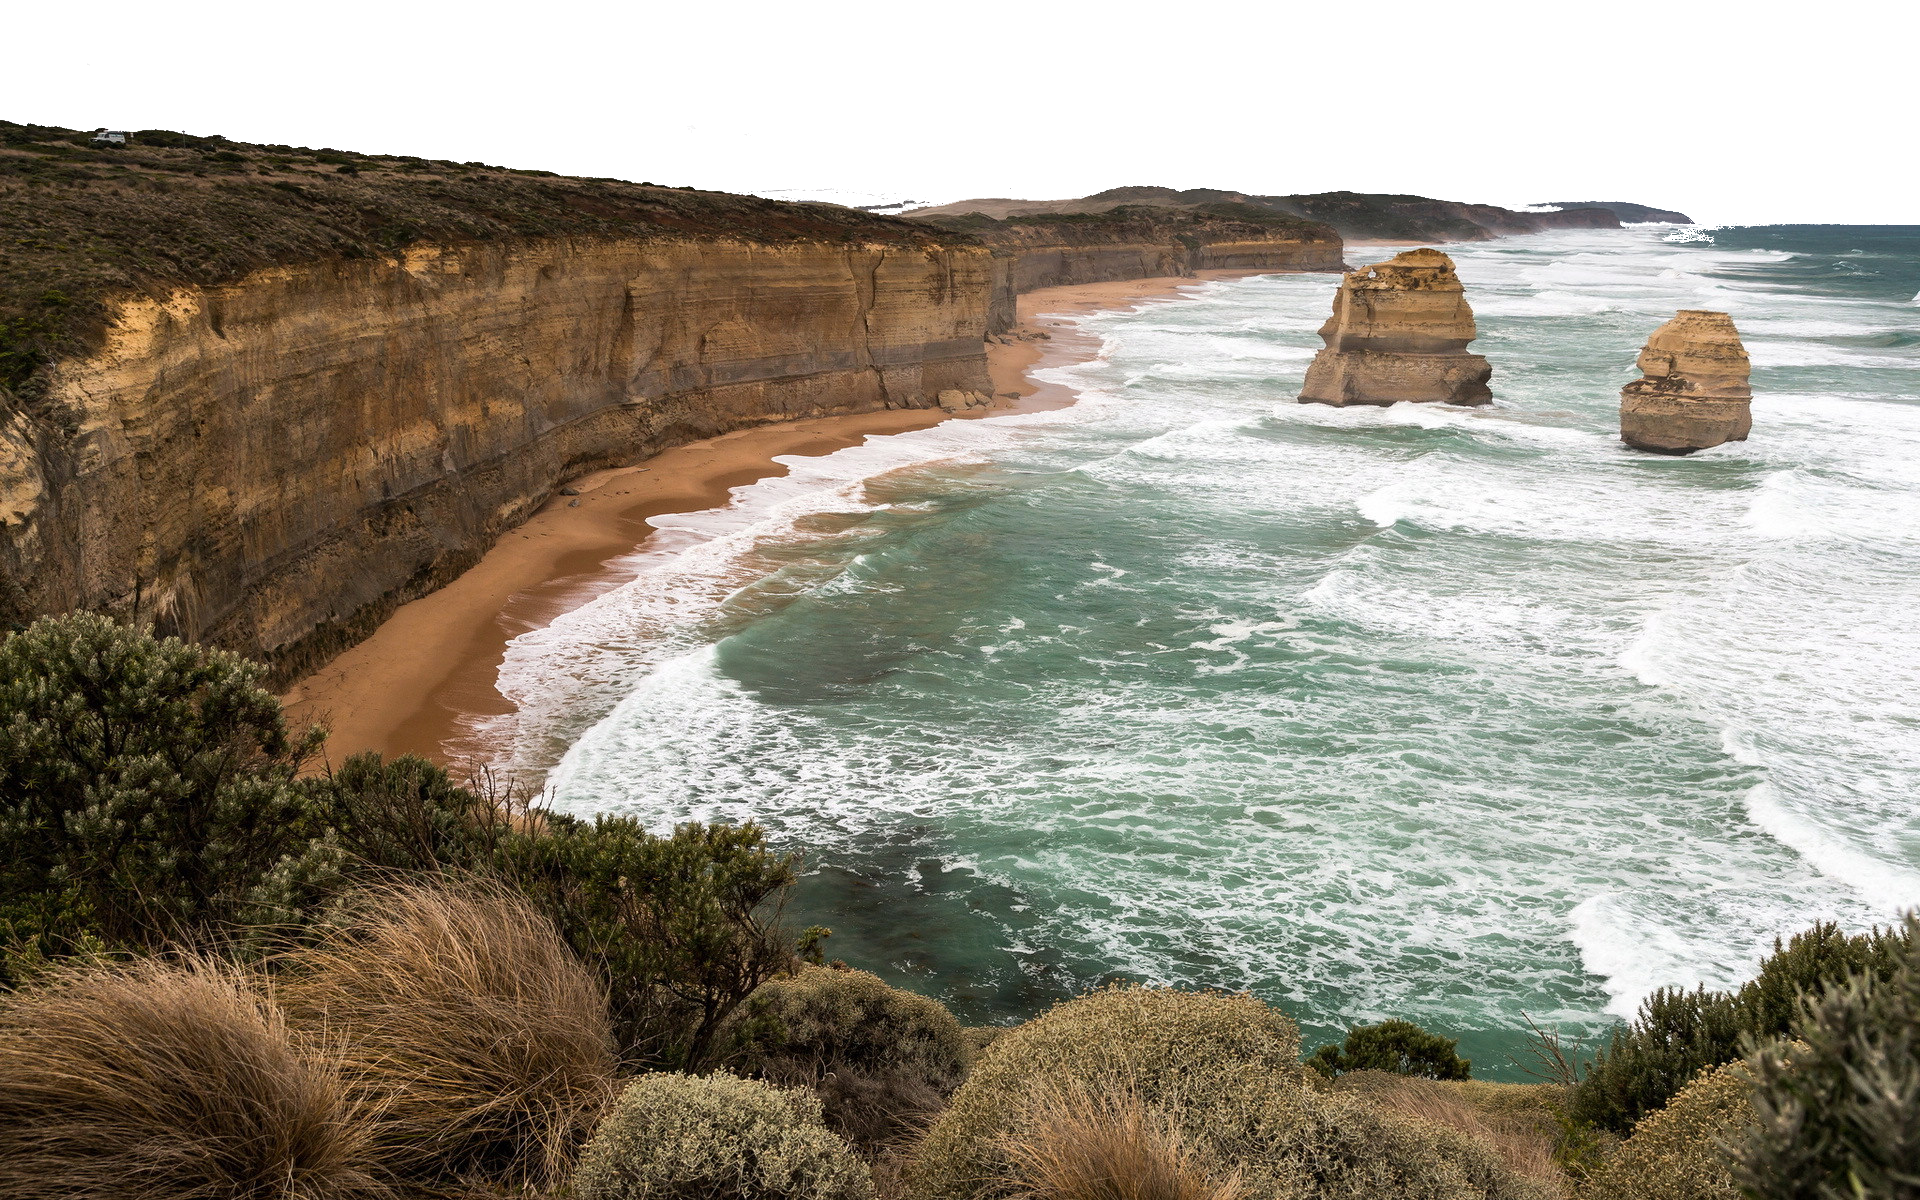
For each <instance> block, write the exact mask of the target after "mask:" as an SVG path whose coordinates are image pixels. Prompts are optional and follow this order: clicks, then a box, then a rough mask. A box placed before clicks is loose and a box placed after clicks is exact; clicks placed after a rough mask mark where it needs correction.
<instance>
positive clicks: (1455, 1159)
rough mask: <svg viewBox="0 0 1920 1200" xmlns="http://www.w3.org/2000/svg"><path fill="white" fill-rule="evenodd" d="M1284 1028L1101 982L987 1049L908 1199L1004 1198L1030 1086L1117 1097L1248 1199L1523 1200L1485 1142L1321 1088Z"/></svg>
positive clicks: (1250, 1012) (1248, 1001)
mask: <svg viewBox="0 0 1920 1200" xmlns="http://www.w3.org/2000/svg"><path fill="white" fill-rule="evenodd" d="M1299 1055H1300V1037H1299V1033H1298V1031H1297V1030H1296V1029H1295V1028H1294V1025H1293V1022H1291V1021H1289V1020H1287V1018H1285V1017H1284V1016H1281V1015H1280V1014H1279V1013H1277V1012H1275V1011H1273V1010H1272V1009H1270V1008H1268V1007H1267V1006H1266V1005H1264V1004H1261V1003H1260V1002H1259V1001H1257V1000H1254V999H1253V998H1251V997H1248V996H1232V995H1224V994H1219V993H1206V992H1181V991H1173V990H1163V989H1156V988H1134V987H1116V988H1109V989H1105V990H1102V991H1098V992H1094V993H1092V994H1090V995H1087V996H1083V997H1081V998H1079V999H1077V1000H1073V1001H1070V1002H1068V1003H1065V1004H1062V1005H1058V1006H1056V1007H1055V1008H1054V1009H1052V1010H1051V1011H1050V1012H1048V1013H1047V1014H1045V1015H1044V1016H1041V1017H1039V1018H1038V1019H1036V1020H1033V1021H1030V1022H1028V1023H1026V1024H1025V1025H1021V1026H1017V1027H1016V1028H1014V1029H1011V1030H1009V1031H1007V1033H1005V1034H1004V1035H1002V1036H1001V1037H999V1038H998V1039H996V1040H995V1041H994V1042H993V1044H992V1045H991V1046H989V1047H988V1048H987V1050H986V1051H985V1053H984V1054H983V1055H982V1057H981V1059H980V1061H979V1062H978V1063H976V1064H975V1066H974V1069H973V1072H972V1074H971V1075H970V1076H969V1077H968V1079H967V1082H966V1083H965V1084H964V1085H962V1086H961V1088H960V1090H959V1091H958V1092H956V1093H955V1095H954V1098H953V1103H952V1105H951V1106H950V1107H949V1108H948V1109H947V1111H946V1112H945V1113H944V1114H942V1115H941V1117H940V1119H939V1120H938V1121H937V1122H936V1123H935V1124H934V1126H933V1128H932V1130H931V1131H930V1132H929V1133H928V1135H927V1138H926V1140H925V1141H924V1142H923V1143H922V1145H921V1147H920V1150H919V1153H918V1155H917V1157H916V1159H915V1161H914V1163H913V1164H912V1166H911V1169H910V1170H909V1173H908V1174H909V1182H910V1184H911V1186H912V1189H913V1192H914V1194H915V1195H916V1196H917V1197H921V1198H923V1200H975V1198H978V1197H998V1196H1004V1195H1007V1194H1009V1191H1010V1190H1011V1189H1012V1188H1013V1187H1014V1186H1015V1185H1014V1179H1015V1173H1014V1171H1015V1169H1014V1165H1013V1164H1012V1163H1011V1162H1010V1161H1009V1160H1008V1157H1007V1154H1006V1150H1005V1147H1006V1145H1007V1144H1008V1142H1009V1139H1014V1140H1018V1139H1019V1138H1020V1137H1021V1136H1022V1130H1021V1128H1020V1126H1021V1122H1022V1119H1023V1117H1025V1116H1026V1115H1027V1114H1029V1113H1031V1112H1032V1111H1033V1109H1034V1103H1033V1097H1034V1096H1035V1094H1036V1092H1035V1089H1046V1088H1057V1087H1078V1088H1085V1089H1088V1090H1090V1091H1092V1092H1094V1093H1099V1092H1102V1091H1105V1092H1109V1093H1112V1094H1115V1095H1119V1094H1122V1093H1130V1094H1132V1095H1135V1096H1137V1097H1138V1098H1139V1101H1140V1102H1141V1103H1142V1104H1144V1105H1146V1106H1147V1107H1148V1108H1149V1109H1151V1110H1153V1111H1157V1112H1159V1113H1162V1114H1165V1115H1166V1116H1167V1117H1168V1118H1169V1119H1171V1120H1174V1121H1175V1122H1177V1124H1178V1127H1179V1130H1180V1132H1181V1134H1182V1135H1183V1137H1185V1138H1187V1139H1190V1141H1191V1143H1192V1144H1193V1145H1194V1146H1196V1147H1198V1148H1199V1149H1201V1150H1202V1151H1203V1152H1204V1153H1205V1155H1206V1156H1207V1158H1208V1160H1209V1161H1211V1162H1215V1163H1218V1164H1219V1165H1220V1167H1221V1168H1222V1169H1225V1170H1230V1171H1237V1172H1238V1173H1239V1174H1240V1176H1241V1177H1242V1179H1243V1180H1244V1181H1245V1183H1246V1184H1247V1186H1248V1187H1249V1189H1251V1193H1252V1194H1254V1195H1265V1194H1270V1193H1277V1194H1282V1195H1288V1196H1301V1197H1323V1196H1324V1197H1336V1196H1338V1197H1346V1196H1350V1195H1373V1194H1379V1195H1395V1196H1406V1197H1428V1198H1433V1200H1465V1198H1468V1197H1472V1198H1475V1200H1485V1198H1489V1197H1520V1196H1533V1195H1535V1194H1536V1189H1534V1188H1533V1186H1532V1185H1530V1184H1528V1183H1526V1182H1525V1181H1523V1180H1521V1179H1519V1178H1518V1177H1517V1176H1516V1175H1514V1174H1513V1172H1512V1171H1510V1170H1509V1169H1507V1167H1506V1166H1505V1165H1504V1164H1503V1163H1502V1162H1501V1161H1500V1160H1499V1159H1498V1157H1497V1156H1496V1155H1495V1154H1494V1153H1493V1152H1492V1151H1491V1150H1490V1149H1488V1148H1487V1147H1485V1146H1483V1145H1481V1144H1479V1143H1477V1142H1475V1141H1473V1140H1472V1139H1471V1138H1469V1137H1467V1136H1465V1135H1462V1134H1459V1133H1457V1132H1455V1131H1453V1130H1450V1129H1444V1128H1440V1127H1438V1126H1435V1125H1432V1124H1430V1123H1428V1122H1425V1121H1421V1120H1418V1119H1414V1118H1408V1117H1404V1116H1401V1115H1399V1114H1396V1113H1391V1112H1387V1111H1385V1110H1383V1109H1381V1108H1379V1107H1377V1106H1375V1105H1373V1104H1371V1103H1369V1102H1367V1101H1366V1100H1364V1099H1363V1098H1360V1097H1356V1096H1345V1095H1328V1094H1322V1093H1320V1092H1318V1091H1316V1090H1314V1088H1313V1087H1312V1086H1310V1085H1309V1083H1308V1072H1307V1070H1306V1068H1305V1067H1303V1066H1302V1065H1301V1063H1300V1061H1299Z"/></svg>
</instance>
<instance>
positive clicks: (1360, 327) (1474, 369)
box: [1300, 250, 1493, 405]
mask: <svg viewBox="0 0 1920 1200" xmlns="http://www.w3.org/2000/svg"><path fill="white" fill-rule="evenodd" d="M1476 333H1477V331H1476V330H1475V328H1474V324H1473V310H1472V309H1471V308H1470V307H1468V305H1467V298H1466V289H1465V288H1464V287H1463V286H1462V285H1461V283H1460V277H1459V276H1458V275H1456V274H1455V273H1454V269H1453V260H1452V259H1450V258H1448V257H1447V256H1446V255H1444V254H1442V253H1440V252H1439V251H1438V250H1408V251H1406V252H1405V253H1402V254H1396V255H1394V256H1393V258H1392V259H1391V260H1390V261H1388V262H1383V263H1375V264H1374V265H1372V266H1370V267H1363V268H1361V269H1360V270H1358V271H1354V272H1351V273H1350V274H1348V275H1347V277H1346V278H1345V279H1343V280H1342V281H1341V283H1340V290H1339V292H1337V293H1336V294H1335V295H1334V299H1333V315H1332V316H1331V317H1329V318H1328V319H1327V323H1326V324H1325V325H1323V326H1321V327H1320V336H1321V338H1322V339H1324V340H1325V342H1326V348H1325V349H1323V350H1321V351H1320V352H1319V353H1318V354H1316V355H1314V357H1313V363H1312V365H1310V366H1309V367H1308V368H1307V382H1306V387H1305V388H1304V389H1302V391H1301V392H1300V400H1301V402H1302V403H1309V402H1311V403H1318V404H1333V405H1348V404H1380V405H1386V404H1394V403H1397V402H1399V401H1401V400H1411V401H1415V402H1426V401H1438V402H1442V403H1447V404H1485V403H1487V402H1488V401H1489V400H1491V399H1493V393H1492V392H1491V391H1490V390H1488V388H1487V380H1488V379H1489V378H1491V377H1492V375H1493V368H1492V367H1491V366H1489V365H1488V363H1487V360H1486V359H1484V358H1482V357H1481V356H1480V355H1478V354H1468V353H1467V352H1466V349H1467V344H1468V343H1469V342H1471V341H1473V339H1474V337H1475V336H1476Z"/></svg>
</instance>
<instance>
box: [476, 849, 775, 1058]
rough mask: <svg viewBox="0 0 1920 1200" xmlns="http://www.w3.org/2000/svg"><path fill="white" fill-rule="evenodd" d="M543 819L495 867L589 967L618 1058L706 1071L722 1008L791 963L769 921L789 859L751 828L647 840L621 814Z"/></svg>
mask: <svg viewBox="0 0 1920 1200" xmlns="http://www.w3.org/2000/svg"><path fill="white" fill-rule="evenodd" d="M546 823H547V825H548V826H549V829H548V830H547V832H545V833H540V834H534V835H531V836H525V837H516V838H510V839H508V840H506V841H505V842H504V843H503V848H502V862H501V865H500V870H501V871H502V872H503V873H504V875H505V876H506V877H507V878H508V879H510V880H512V881H513V883H514V884H515V885H516V886H517V887H519V888H521V889H522V890H524V891H525V892H526V894H527V895H528V896H529V897H531V898H532V899H533V901H534V903H535V904H536V905H537V906H538V907H539V908H540V910H541V911H542V912H544V913H546V914H547V915H548V916H549V917H551V918H552V919H553V921H554V924H555V925H557V926H558V927H559V929H560V932H561V935H562V936H563V937H565V938H566V940H567V944H568V945H569V946H571V947H572V948H573V950H574V952H575V953H576V954H578V955H579V956H580V957H581V958H582V959H584V960H585V961H587V962H588V963H590V964H592V965H593V966H594V967H596V968H597V969H598V970H599V971H600V972H601V974H602V977H603V978H604V979H605V980H606V982H607V989H608V993H609V995H610V997H611V1000H612V1004H613V1019H614V1032H615V1035H616V1037H617V1038H618V1039H619V1044H620V1045H621V1047H622V1048H623V1053H624V1056H625V1057H626V1059H627V1060H628V1061H629V1062H630V1063H633V1064H634V1065H637V1066H642V1067H649V1068H666V1069H683V1070H697V1069H699V1068H700V1067H702V1066H704V1065H706V1064H707V1063H709V1062H710V1060H711V1059H712V1058H713V1057H714V1056H715V1054H716V1053H717V1052H718V1050H719V1049H720V1047H719V1045H718V1042H719V1034H720V1030H721V1027H722V1026H723V1025H724V1024H725V1023H726V1021H727V1019H728V1018H729V1017H730V1016H732V1014H733V1011H734V1009H736V1008H737V1007H738V1006H739V1005H740V1004H741V1003H742V1002H743V1001H745V1000H746V998H747V997H748V996H750V995H752V994H753V992H754V990H755V989H757V988H759V987H760V985H761V984H763V983H765V982H766V981H767V980H769V979H771V978H773V977H774V976H775V975H777V974H779V973H780V972H781V971H784V970H786V969H787V968H788V967H789V966H791V964H792V962H793V951H792V948H791V945H790V943H789V939H788V938H787V936H786V934H785V933H784V931H783V930H782V929H781V927H780V924H779V920H780V911H781V905H782V903H783V902H784V898H785V895H786V890H787V888H788V887H790V886H791V885H792V883H793V878H794V866H795V863H796V862H797V860H796V859H795V858H794V857H792V856H791V855H782V854H776V853H775V852H774V851H773V850H771V849H769V848H768V846H767V844H766V835H765V834H764V833H763V832H762V831H761V830H760V829H759V828H757V827H756V826H752V825H743V826H739V827H732V826H726V825H695V824H687V825H682V826H680V827H679V828H677V829H675V830H674V831H673V833H672V835H671V836H668V837H656V836H654V835H653V834H650V833H648V832H647V831H646V830H645V829H644V828H642V827H641V825H640V824H639V822H637V821H633V820H631V819H628V818H616V817H599V818H596V819H595V820H593V821H592V822H583V821H574V820H570V819H568V818H565V817H563V816H557V815H549V816H548V817H547V818H546Z"/></svg>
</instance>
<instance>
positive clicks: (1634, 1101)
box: [1572, 923, 1912, 1134]
mask: <svg viewBox="0 0 1920 1200" xmlns="http://www.w3.org/2000/svg"><path fill="white" fill-rule="evenodd" d="M1911 937H1912V932H1911V929H1910V928H1909V929H1907V930H1885V931H1882V930H1876V931H1874V932H1873V933H1869V934H1859V935H1848V934H1844V933H1841V932H1840V930H1839V928H1838V927H1837V926H1834V925H1832V924H1827V923H1821V924H1817V925H1815V926H1814V927H1813V928H1811V929H1809V930H1807V931H1806V932H1805V933H1800V934H1795V935H1794V937H1793V938H1792V939H1791V940H1790V941H1788V942H1787V943H1786V944H1785V945H1784V946H1783V945H1781V944H1780V943H1779V942H1778V941H1776V942H1775V943H1774V952H1773V954H1772V955H1771V956H1769V957H1768V958H1767V959H1766V960H1765V961H1764V962H1762V963H1761V964H1760V971H1759V973H1758V974H1757V975H1756V976H1755V977H1754V978H1753V979H1752V980H1751V981H1750V982H1748V983H1746V984H1744V985H1742V986H1741V987H1740V988H1738V989H1737V990H1735V991H1732V992H1714V991H1708V990H1707V989H1705V988H1701V989H1699V990H1697V991H1692V992H1688V991H1683V990H1681V989H1679V988H1667V989H1662V990H1660V991H1657V992H1655V993H1654V994H1653V995H1652V996H1650V997H1648V998H1647V1000H1646V1001H1645V1003H1643V1004H1642V1005H1641V1006H1640V1014H1639V1016H1638V1017H1637V1018H1635V1020H1634V1022H1633V1023H1632V1024H1631V1025H1629V1026H1628V1027H1627V1028H1625V1029H1622V1030H1620V1031H1618V1032H1616V1033H1615V1034H1614V1036H1613V1040H1612V1042H1611V1044H1610V1045H1609V1046H1608V1047H1607V1049H1606V1050H1605V1051H1604V1052H1602V1053H1601V1054H1600V1055H1599V1057H1598V1059H1597V1060H1596V1061H1595V1062H1594V1064H1593V1066H1592V1067H1591V1069H1590V1070H1589V1071H1588V1072H1587V1075H1586V1077H1585V1078H1584V1079H1582V1080H1581V1081H1580V1084H1579V1087H1578V1088H1577V1089H1576V1090H1575V1092H1574V1097H1573V1106H1572V1112H1573V1116H1574V1117H1575V1118H1576V1119H1578V1120H1580V1121H1583V1122H1586V1123H1588V1124H1591V1125H1595V1126H1598V1127H1600V1128H1602V1129H1609V1130H1612V1131H1614V1132H1616V1133H1620V1134H1626V1133H1630V1132H1631V1131H1632V1130H1633V1128H1634V1124H1635V1122H1637V1121H1639V1120H1640V1119H1641V1118H1642V1117H1643V1116H1645V1115H1646V1114H1648V1113H1650V1112H1653V1111H1655V1110H1657V1109H1659V1108H1660V1107H1661V1106H1662V1105H1664V1104H1666V1103H1667V1101H1669V1100H1671V1099H1672V1098H1673V1097H1674V1096H1675V1095H1676V1094H1677V1093H1678V1092H1679V1091H1680V1089H1681V1088H1683V1087H1685V1086H1687V1084H1688V1083H1690V1082H1692V1080H1693V1079H1694V1077H1695V1076H1696V1075H1698V1074H1699V1073H1700V1072H1701V1071H1702V1070H1704V1069H1706V1068H1708V1067H1717V1066H1720V1065H1722V1064H1724V1063H1730V1062H1733V1061H1734V1060H1736V1059H1738V1058H1740V1057H1742V1056H1743V1055H1745V1054H1746V1053H1747V1052H1748V1051H1749V1050H1750V1049H1751V1048H1752V1047H1753V1045H1754V1044H1756V1043H1761V1042H1766V1041H1770V1040H1773V1039H1777V1038H1783V1037H1787V1036H1789V1035H1791V1034H1792V1033H1793V1030H1794V1025H1795V1021H1796V1018H1797V1016H1798V1014H1799V1005H1800V1001H1801V998H1802V997H1804V996H1817V995H1819V994H1821V993H1822V992H1824V991H1826V990H1827V989H1828V988H1831V987H1833V986H1835V985H1836V984H1841V983H1844V982H1846V981H1847V980H1848V979H1849V978H1851V977H1853V976H1855V975H1862V974H1864V975H1868V976H1872V977H1874V978H1877V979H1885V978H1887V977H1888V976H1890V975H1892V974H1893V972H1894V969H1895V968H1896V967H1897V966H1898V964H1899V963H1900V962H1901V961H1902V960H1903V958H1904V956H1905V955H1906V954H1907V953H1908V952H1909V946H1910V944H1911Z"/></svg>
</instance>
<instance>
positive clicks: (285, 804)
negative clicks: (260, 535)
mask: <svg viewBox="0 0 1920 1200" xmlns="http://www.w3.org/2000/svg"><path fill="white" fill-rule="evenodd" d="M263 674H264V672H263V670H262V669H261V668H260V667H258V666H256V665H255V664H253V663H250V662H247V661H245V660H244V659H241V658H238V657H236V656H235V655H232V654H227V653H224V652H221V651H218V650H209V649H207V648H205V647H202V646H194V645H188V644H186V643H183V642H180V641H178V640H176V639H173V638H168V639H165V640H159V639H156V638H153V637H151V636H148V635H146V634H143V633H138V632H135V631H133V630H130V629H126V628H123V627H121V626H119V625H116V624H114V623H113V622H111V621H109V620H108V619H106V618H105V617H99V616H92V615H89V614H84V613H83V614H77V615H74V616H70V617H63V618H59V619H47V620H42V621H38V622H36V623H35V624H34V625H32V626H31V627H30V628H29V629H27V630H26V631H25V632H23V633H17V634H13V635H11V636H8V637H7V638H6V639H5V641H4V642H0V924H4V926H5V928H4V929H0V934H4V935H10V940H11V941H13V942H14V943H15V945H16V946H17V947H31V948H32V949H33V950H36V951H38V952H41V953H51V954H60V953H65V952H68V951H70V950H72V949H74V948H76V947H78V946H81V945H83V944H86V943H88V941H89V939H97V940H103V941H104V942H106V943H108V944H114V945H156V944H159V943H162V942H164V941H167V940H168V939H173V938H188V939H191V938H196V937H202V936H205V935H206V934H207V933H209V932H210V931H213V930H217V929H219V928H221V927H225V926H230V925H232V924H234V923H236V922H240V921H243V920H246V919H248V918H250V917H254V916H257V915H258V905H259V904H261V903H262V902H263V900H264V893H263V892H262V890H261V889H262V885H263V884H264V881H265V879H266V877H267V875H268V873H269V871H271V870H272V869H273V868H274V867H275V866H276V864H278V863H279V862H280V861H281V860H282V859H284V858H285V857H287V856H288V855H290V854H294V853H297V852H298V851H300V850H301V849H302V848H303V846H304V845H305V842H306V838H307V837H308V836H310V835H311V833H312V832H313V830H312V829H311V827H310V825H309V824H308V822H307V820H306V815H307V809H306V804H305V801H304V799H303V797H302V794H301V790H300V787H299V785H298V784H296V782H295V780H294V773H295V771H296V770H298V768H299V766H300V764H301V763H302V762H303V761H304V760H305V759H306V757H307V756H308V755H309V754H310V753H311V752H312V751H313V749H314V748H315V746H316V745H317V744H318V735H317V734H311V733H310V734H307V735H296V734H294V733H293V732H291V731H290V730H289V729H288V728H287V724H286V721H285V719H284V718H283V717H282V716H281V713H280V704H279V702H278V701H277V700H276V699H275V698H274V697H273V695H272V694H271V693H270V692H267V691H265V690H264V689H263V688H261V687H260V685H259V681H260V679H261V677H262V675H263Z"/></svg>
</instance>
